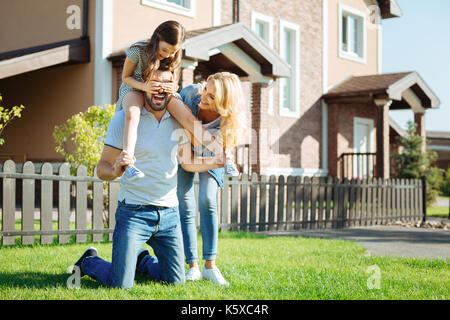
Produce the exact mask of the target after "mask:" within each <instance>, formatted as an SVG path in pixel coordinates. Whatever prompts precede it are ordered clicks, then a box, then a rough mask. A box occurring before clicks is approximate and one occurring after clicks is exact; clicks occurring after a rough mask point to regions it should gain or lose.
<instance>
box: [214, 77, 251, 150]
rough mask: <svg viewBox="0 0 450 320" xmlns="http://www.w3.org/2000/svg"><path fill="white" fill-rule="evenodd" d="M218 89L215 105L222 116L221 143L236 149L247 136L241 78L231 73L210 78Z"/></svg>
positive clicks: (219, 137)
mask: <svg viewBox="0 0 450 320" xmlns="http://www.w3.org/2000/svg"><path fill="white" fill-rule="evenodd" d="M207 81H212V82H213V83H214V87H215V89H216V93H215V98H214V101H215V104H216V109H217V112H218V113H219V114H220V116H221V123H220V132H219V135H218V139H219V141H220V142H221V143H222V144H223V146H224V147H226V148H233V147H236V146H237V144H238V143H239V141H238V138H239V137H244V136H245V109H244V95H243V92H242V86H241V81H240V80H239V77H238V76H237V75H235V74H233V73H230V72H218V73H215V74H212V75H210V76H209V77H208V79H207Z"/></svg>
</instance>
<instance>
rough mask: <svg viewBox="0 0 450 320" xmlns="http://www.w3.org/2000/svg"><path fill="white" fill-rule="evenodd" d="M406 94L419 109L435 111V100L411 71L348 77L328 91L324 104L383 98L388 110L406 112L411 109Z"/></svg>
mask: <svg viewBox="0 0 450 320" xmlns="http://www.w3.org/2000/svg"><path fill="white" fill-rule="evenodd" d="M407 95H408V96H410V95H413V96H414V99H416V100H417V103H418V104H420V106H421V107H422V108H438V107H439V105H440V101H439V98H438V97H437V96H436V95H435V94H434V93H433V91H432V90H431V88H430V87H429V86H428V85H427V84H426V83H425V81H424V80H423V79H422V77H421V76H420V75H419V74H418V73H417V72H414V71H412V72H401V73H389V74H376V75H368V76H357V77H354V76H352V77H350V78H348V79H346V80H345V81H343V82H342V83H340V84H338V85H336V86H335V87H334V88H332V89H331V90H329V92H328V93H327V94H325V95H324V98H325V99H326V100H328V101H331V100H333V99H338V98H358V97H364V98H371V99H375V98H386V99H389V100H392V105H391V109H409V108H412V107H413V106H412V105H411V101H410V100H409V99H408V97H407ZM408 100H409V101H408Z"/></svg>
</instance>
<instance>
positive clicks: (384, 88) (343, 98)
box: [323, 72, 440, 179]
mask: <svg viewBox="0 0 450 320" xmlns="http://www.w3.org/2000/svg"><path fill="white" fill-rule="evenodd" d="M323 99H324V100H325V103H326V104H327V108H328V170H329V173H330V175H331V176H337V177H340V178H366V177H379V178H383V179H388V178H389V177H390V153H391V146H392V143H393V142H394V141H391V136H392V132H391V131H392V130H395V129H396V128H395V126H392V120H391V119H390V118H389V111H390V110H411V111H412V112H413V113H414V122H415V124H416V128H417V134H418V135H420V136H422V137H424V138H426V131H425V112H426V110H427V109H431V108H438V107H439V104H440V102H439V99H438V98H437V96H436V95H435V94H434V93H433V91H432V90H431V88H430V87H429V86H428V85H427V84H426V83H425V81H424V80H423V79H422V78H421V77H420V75H419V74H418V73H417V72H404V73H393V74H380V75H370V76H358V77H353V76H352V77H349V78H348V79H346V80H344V81H343V82H341V83H340V84H337V85H336V86H335V87H334V88H332V89H331V90H330V91H329V92H328V93H327V94H325V95H324V96H323ZM423 151H425V144H424V145H423Z"/></svg>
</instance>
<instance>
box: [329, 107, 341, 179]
mask: <svg viewBox="0 0 450 320" xmlns="http://www.w3.org/2000/svg"><path fill="white" fill-rule="evenodd" d="M338 111H339V105H338V104H337V103H330V104H329V105H328V175H329V176H331V177H337V176H338V172H337V171H338V156H339V155H338V129H339V125H338Z"/></svg>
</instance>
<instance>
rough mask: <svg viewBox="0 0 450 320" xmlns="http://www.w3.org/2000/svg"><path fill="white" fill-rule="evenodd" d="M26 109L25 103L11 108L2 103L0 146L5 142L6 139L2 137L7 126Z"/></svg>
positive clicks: (0, 100)
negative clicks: (3, 105)
mask: <svg viewBox="0 0 450 320" xmlns="http://www.w3.org/2000/svg"><path fill="white" fill-rule="evenodd" d="M1 102H2V96H1V95H0V103H1ZM23 109H25V107H24V106H23V105H20V106H14V107H12V108H10V109H8V108H5V107H2V106H1V105H0V146H1V145H3V144H4V143H5V139H3V138H2V135H3V131H4V130H5V128H6V126H7V125H8V124H9V123H10V122H11V121H12V120H13V119H14V118H20V117H21V116H22V111H23Z"/></svg>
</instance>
